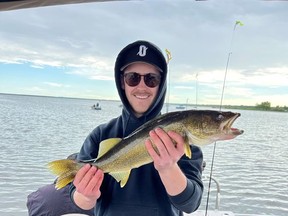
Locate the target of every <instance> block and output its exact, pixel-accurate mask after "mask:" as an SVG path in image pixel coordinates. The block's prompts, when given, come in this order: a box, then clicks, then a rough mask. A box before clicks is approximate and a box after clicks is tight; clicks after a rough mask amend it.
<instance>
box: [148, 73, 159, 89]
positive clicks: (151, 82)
mask: <svg viewBox="0 0 288 216" xmlns="http://www.w3.org/2000/svg"><path fill="white" fill-rule="evenodd" d="M160 79H161V76H160V75H158V74H153V73H149V74H146V75H145V76H144V82H145V84H146V85H147V86H148V87H150V88H154V87H156V86H158V85H159V83H160Z"/></svg>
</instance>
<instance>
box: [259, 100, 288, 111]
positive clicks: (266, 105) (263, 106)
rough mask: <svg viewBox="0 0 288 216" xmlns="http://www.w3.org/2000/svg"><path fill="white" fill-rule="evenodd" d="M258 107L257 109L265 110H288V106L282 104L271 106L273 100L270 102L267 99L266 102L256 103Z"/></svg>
mask: <svg viewBox="0 0 288 216" xmlns="http://www.w3.org/2000/svg"><path fill="white" fill-rule="evenodd" d="M256 109H257V110H265V111H280V112H287V111H288V107H287V106H284V107H280V106H276V107H271V102H269V101H265V102H262V103H260V104H256Z"/></svg>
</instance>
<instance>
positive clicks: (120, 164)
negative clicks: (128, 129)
mask: <svg viewBox="0 0 288 216" xmlns="http://www.w3.org/2000/svg"><path fill="white" fill-rule="evenodd" d="M239 116H240V113H236V112H231V111H215V110H184V111H175V112H168V113H165V114H163V115H159V116H158V117H156V118H154V119H152V120H150V121H148V122H146V123H145V124H143V125H142V126H141V127H139V128H138V129H136V130H135V131H134V132H132V133H131V134H130V135H128V136H127V137H125V138H122V139H121V138H110V139H106V140H103V141H102V142H100V145H99V152H98V156H97V158H95V159H91V160H70V159H62V160H55V161H52V162H50V163H48V168H49V169H50V171H51V172H52V173H54V174H55V175H57V177H58V178H57V180H56V185H55V187H56V189H61V188H63V187H65V186H66V185H67V184H69V183H70V182H72V181H73V180H74V178H75V175H76V173H77V172H78V170H79V169H80V168H81V167H82V166H84V165H85V164H87V163H89V164H91V165H92V166H96V167H98V168H99V169H101V170H102V171H103V172H104V173H108V174H110V175H111V176H112V177H114V178H115V180H116V181H117V182H119V183H120V186H121V187H124V186H125V184H126V183H127V181H128V179H129V175H130V172H131V170H132V169H135V168H138V167H140V166H143V165H145V164H149V163H151V162H152V161H153V160H152V158H151V156H150V155H149V153H148V151H147V149H146V147H145V140H147V139H149V132H150V131H151V130H153V129H155V128H157V127H160V128H162V129H163V130H164V131H166V132H168V131H174V132H177V133H179V134H181V136H182V137H183V139H184V142H185V145H184V146H185V147H184V154H185V155H186V156H187V157H188V158H192V153H191V149H190V145H196V146H199V147H202V146H205V145H208V144H211V143H214V142H216V141H221V140H231V139H234V138H235V137H237V136H238V135H241V134H243V133H244V131H243V130H240V129H237V128H233V127H232V124H233V123H234V122H235V120H236V119H237V118H238V117H239ZM153 148H154V149H155V151H157V148H156V146H155V145H154V144H153Z"/></svg>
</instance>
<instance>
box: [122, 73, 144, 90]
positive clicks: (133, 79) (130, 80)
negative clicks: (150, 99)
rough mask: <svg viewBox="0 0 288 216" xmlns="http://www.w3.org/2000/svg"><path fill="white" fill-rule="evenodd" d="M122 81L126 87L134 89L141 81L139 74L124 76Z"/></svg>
mask: <svg viewBox="0 0 288 216" xmlns="http://www.w3.org/2000/svg"><path fill="white" fill-rule="evenodd" d="M124 80H125V82H126V83H127V85H129V86H131V87H134V86H137V85H138V84H139V83H140V81H141V76H140V74H137V73H134V72H132V73H127V74H124Z"/></svg>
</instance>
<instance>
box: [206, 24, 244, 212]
mask: <svg viewBox="0 0 288 216" xmlns="http://www.w3.org/2000/svg"><path fill="white" fill-rule="evenodd" d="M237 25H240V26H243V23H241V22H240V21H236V22H235V24H234V28H233V32H232V38H231V42H230V47H229V52H228V58H227V63H226V68H225V74H224V80H223V86H222V92H221V100H220V106H219V111H221V109H222V105H223V97H224V90H225V86H226V77H227V71H228V66H229V62H230V57H231V54H232V51H231V50H232V45H233V39H234V35H235V29H236V26H237ZM215 153H216V142H215V143H214V148H213V153H212V161H211V168H210V175H209V183H208V191H207V200H206V209H205V216H207V213H208V207H209V198H210V189H211V182H212V173H213V166H214V161H215V160H214V159H215ZM216 202H218V200H216ZM217 210H218V209H217Z"/></svg>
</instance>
